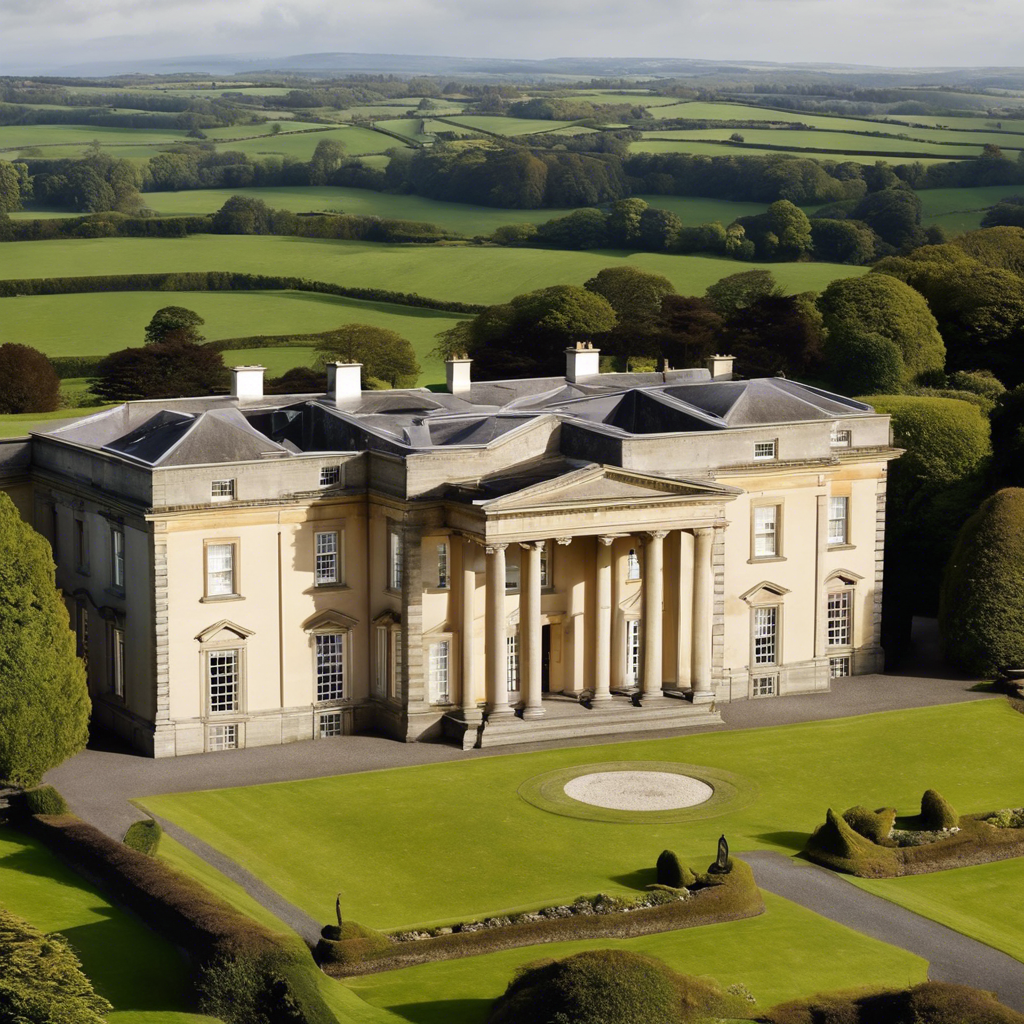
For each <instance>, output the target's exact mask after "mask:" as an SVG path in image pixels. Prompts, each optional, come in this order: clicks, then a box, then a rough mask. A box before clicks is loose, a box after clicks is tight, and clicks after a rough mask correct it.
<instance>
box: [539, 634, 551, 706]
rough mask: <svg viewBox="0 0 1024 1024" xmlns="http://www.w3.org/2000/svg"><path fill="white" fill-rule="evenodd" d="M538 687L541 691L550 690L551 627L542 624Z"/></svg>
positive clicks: (546, 691)
mask: <svg viewBox="0 0 1024 1024" xmlns="http://www.w3.org/2000/svg"><path fill="white" fill-rule="evenodd" d="M540 688H541V692H542V693H549V692H550V691H551V627H550V626H542V627H541V631H540Z"/></svg>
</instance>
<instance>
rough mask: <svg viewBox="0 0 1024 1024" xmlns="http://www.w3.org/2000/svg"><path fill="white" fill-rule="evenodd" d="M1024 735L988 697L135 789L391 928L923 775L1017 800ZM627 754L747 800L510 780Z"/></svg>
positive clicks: (686, 854) (878, 794)
mask: <svg viewBox="0 0 1024 1024" xmlns="http://www.w3.org/2000/svg"><path fill="white" fill-rule="evenodd" d="M1022 738H1024V719H1022V718H1021V716H1019V715H1017V714H1016V713H1015V712H1014V711H1013V710H1012V709H1010V708H1009V707H1008V706H1007V705H1006V703H1005V702H1004V701H1000V700H992V701H979V702H977V703H970V704H961V705H951V706H943V707H933V708H923V709H914V710H909V711H900V712H891V713H886V714H876V715H864V716H859V717H856V718H847V719H838V720H833V721H827V722H816V723H807V724H801V725H794V726H785V727H776V728H765V729H756V730H737V731H729V732H722V733H714V734H705V735H699V736H685V735H684V736H680V737H677V738H673V739H667V740H642V741H634V742H630V743H622V744H614V745H609V746H602V747H591V748H574V749H569V750H551V751H543V752H539V753H529V754H512V755H507V756H498V757H488V758H479V759H473V760H468V761H464V762H459V763H451V764H438V765H429V766H422V767H416V768H406V769H396V770H391V771H381V772H367V773H363V774H357V775H346V776H340V777H337V778H326V779H317V780H310V781H303V782H292V783H282V784H278V785H269V786H254V787H250V788H242V789H232V790H220V791H211V792H202V793H187V794H173V795H165V796H156V797H148V798H145V799H144V800H143V801H142V802H143V803H144V804H145V806H146V807H147V808H150V809H151V810H153V811H155V812H156V813H158V814H160V815H162V816H164V817H167V818H169V819H171V820H173V821H175V822H177V823H178V824H179V825H181V826H182V827H184V828H186V829H188V830H189V831H191V832H193V833H195V834H197V835H199V836H201V837H202V838H203V839H205V840H206V841H207V842H210V843H212V844H213V845H214V846H216V847H217V848H218V849H220V850H222V851H223V852H224V853H226V854H227V855H228V856H231V857H233V858H235V859H236V860H238V861H239V862H240V863H242V864H243V865H244V866H245V867H247V868H248V869H249V870H250V871H252V872H254V873H255V874H256V875H258V876H259V877H260V878H262V879H263V880H264V881H265V882H266V883H267V884H268V885H270V886H272V887H273V888H275V889H277V890H278V891H279V892H281V893H282V894H283V895H284V896H286V897H287V898H288V899H289V900H291V901H292V902H294V903H296V904H297V905H298V906H301V907H302V908H303V909H305V910H306V911H307V912H308V913H310V914H312V915H313V916H314V917H317V918H319V919H323V920H326V919H327V918H328V917H329V916H330V914H331V911H332V910H333V905H334V894H335V893H336V892H337V891H338V890H341V891H342V892H343V894H344V896H343V900H344V902H345V905H346V907H347V909H348V913H349V914H350V916H351V917H352V918H353V919H355V920H359V921H362V922H364V923H366V924H369V925H372V926H374V927H379V928H396V927H401V926H405V925H411V924H414V923H419V924H426V923H428V922H434V923H440V922H446V921H453V920H459V919H466V918H471V917H476V916H480V915H487V914H490V913H496V912H498V911H501V910H510V909H513V908H525V907H530V906H540V905H544V904H545V903H546V902H548V901H558V900H564V899H571V898H572V897H574V896H576V895H578V894H580V893H594V892H599V891H601V890H608V889H612V890H624V889H629V888H630V887H636V886H637V885H638V884H642V883H644V882H646V881H649V880H650V874H651V871H650V869H651V868H652V866H653V864H654V861H655V859H656V857H657V855H658V854H659V853H660V852H661V850H663V849H665V848H666V847H669V848H675V849H676V850H677V851H678V852H679V854H680V855H681V856H682V857H683V858H684V859H687V860H692V861H693V862H694V863H696V864H697V865H698V866H700V865H701V862H704V863H709V862H710V860H711V858H712V855H713V852H714V849H715V842H716V840H717V839H718V836H719V834H720V833H721V832H723V831H724V832H725V833H726V835H727V836H728V838H729V840H730V843H731V845H732V847H733V849H734V850H737V851H741V850H749V849H776V850H782V851H785V852H794V851H796V850H799V849H800V848H801V847H802V845H803V842H804V840H805V838H806V836H807V835H808V834H809V833H810V832H811V831H812V830H813V829H814V828H815V827H816V826H817V825H818V824H819V823H820V822H821V821H822V819H823V817H824V814H825V809H826V808H827V807H829V806H832V807H836V808H839V809H840V810H841V809H845V808H846V807H849V806H851V805H853V804H865V805H868V806H881V805H883V804H884V805H895V806H896V807H897V808H898V809H899V810H900V811H901V812H904V813H911V812H913V811H915V810H916V808H917V807H918V806H919V802H920V798H921V793H922V792H923V791H924V790H925V789H927V788H929V787H935V788H936V789H938V790H939V791H940V792H941V793H943V795H945V796H946V797H947V798H948V799H950V800H951V801H952V803H953V804H954V806H956V807H957V808H958V809H960V810H961V811H963V812H967V811H973V810H984V809H985V808H988V807H999V806H1019V805H1020V802H1021V799H1020V798H1021V793H1022V792H1024V763H1021V762H1020V761H1019V759H1017V758H1015V757H1012V756H1009V754H1010V753H1011V752H1013V751H1016V750H1017V749H1018V748H1019V745H1020V742H1021V739H1022ZM340 742H343V741H340ZM979 751H986V752H987V754H989V755H992V754H994V753H995V752H1006V753H1007V755H1008V756H1003V757H1000V756H985V757H980V756H979V755H978V752H979ZM624 760H660V761H680V762H684V763H689V764H705V765H708V766H712V767H718V768H722V769H725V770H728V771H730V772H732V773H734V774H735V775H738V776H740V777H741V778H742V779H744V780H746V785H747V786H748V787H753V788H755V789H756V790H758V791H759V792H758V795H757V799H756V800H753V801H752V802H750V803H749V804H748V805H746V806H740V807H739V808H738V809H735V810H732V811H730V810H729V809H728V808H723V810H722V814H721V815H720V816H718V817H713V818H707V819H704V820H698V821H691V822H688V823H686V824H685V825H671V824H666V825H655V824H651V825H645V824H612V823H608V822H590V821H585V820H580V819H575V818H567V817H562V816H559V815H555V814H551V813H548V812H546V811H542V810H539V809H537V808H535V807H533V806H531V805H529V804H527V803H526V802H525V801H523V800H522V799H520V798H519V796H518V795H517V792H516V791H517V789H518V787H519V786H520V785H521V784H522V783H523V782H524V781H526V780H527V779H530V778H533V777H534V776H536V775H539V774H541V773H543V772H547V771H553V770H555V769H557V768H561V767H566V766H571V765H580V764H592V763H598V762H607V761H624ZM427 807H429V808H431V812H430V813H425V812H424V808H427ZM382 836H386V837H387V842H386V843H382V842H381V837H382ZM297 859H301V862H302V864H303V870H302V871H301V872H296V871H295V870H294V866H295V864H296V863H297ZM425 878H433V879H438V880H446V879H450V880H451V884H425V882H424V880H425Z"/></svg>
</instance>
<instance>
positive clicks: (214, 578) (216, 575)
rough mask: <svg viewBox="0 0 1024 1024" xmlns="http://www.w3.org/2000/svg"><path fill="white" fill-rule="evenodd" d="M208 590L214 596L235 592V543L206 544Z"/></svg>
mask: <svg viewBox="0 0 1024 1024" xmlns="http://www.w3.org/2000/svg"><path fill="white" fill-rule="evenodd" d="M206 592H207V594H210V595H214V596H216V595H219V594H233V593H234V592H235V546H234V544H208V545H207V546H206Z"/></svg>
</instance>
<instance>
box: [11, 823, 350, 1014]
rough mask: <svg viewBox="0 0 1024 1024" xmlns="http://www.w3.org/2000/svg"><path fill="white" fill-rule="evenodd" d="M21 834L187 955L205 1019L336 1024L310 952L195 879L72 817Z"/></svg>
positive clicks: (28, 828)
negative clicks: (195, 975)
mask: <svg viewBox="0 0 1024 1024" xmlns="http://www.w3.org/2000/svg"><path fill="white" fill-rule="evenodd" d="M22 828H24V829H25V830H26V831H27V832H29V833H30V834H31V835H33V836H35V837H36V838H38V839H40V840H41V841H42V842H43V843H44V844H45V845H46V846H48V847H49V848H50V849H51V850H53V851H54V852H55V853H56V854H57V855H58V856H60V857H61V859H62V860H64V861H65V862H66V863H68V864H69V865H70V866H71V867H72V868H73V869H74V870H75V871H77V872H78V873H79V874H81V875H83V876H84V877H85V878H87V879H88V880H89V881H90V882H92V883H93V884H94V885H96V886H97V887H98V888H99V889H101V890H102V891H103V892H104V893H105V894H106V895H107V896H109V897H110V898H112V899H113V900H115V901H116V902H117V903H120V904H121V905H122V906H124V907H127V908H128V909H130V910H132V911H133V912H134V913H136V914H138V915H139V917H141V918H142V919H143V920H144V921H145V922H146V923H147V924H148V925H149V926H150V927H152V928H154V929H155V930H157V931H158V932H160V933H161V934H163V935H164V936H165V937H166V938H168V939H169V940H170V941H171V942H173V943H174V944H175V945H176V946H179V947H181V948H182V949H186V950H188V951H189V953H190V955H192V956H193V957H194V959H195V960H197V961H198V963H199V965H200V972H199V973H200V985H199V990H200V1003H201V1007H202V1009H203V1010H204V1012H208V1013H210V1014H211V1015H213V1016H218V1017H220V1018H221V1019H222V1020H223V1021H224V1022H225V1024H252V1022H254V1021H267V1022H270V1024H285V1022H289V1021H303V1022H305V1024H336V1021H335V1018H334V1015H333V1014H332V1013H331V1012H330V1010H329V1009H328V1007H327V1005H326V1004H325V1003H324V1001H323V998H322V997H321V995H320V993H319V990H318V989H317V984H316V978H315V975H314V974H313V970H314V969H315V968H314V965H313V963H312V962H311V961H310V960H309V958H308V955H307V954H306V953H305V951H302V952H299V951H298V949H297V948H296V947H295V946H294V944H292V943H291V942H289V940H288V939H287V937H286V936H284V935H278V934H275V933H274V932H272V931H270V930H269V929H268V928H265V927H264V926H263V925H261V924H259V923H258V922H256V921H254V920H252V918H249V917H247V916H246V915H244V914H242V913H240V912H239V911H237V910H235V909H234V907H232V906H230V905H229V904H228V903H226V902H224V901H223V900H222V899H221V898H220V897H219V896H216V895H215V894H214V893H212V892H210V891H209V890H208V889H206V888H205V887H204V886H203V885H201V884H200V883H199V882H197V881H196V880H195V879H193V878H190V877H189V876H188V875H184V874H182V873H181V872H179V871H176V870H175V869H174V868H171V867H169V866H168V865H167V864H165V863H164V862H163V861H161V860H158V859H157V858H155V857H147V856H146V855H145V854H142V853H139V852H138V851H137V850H133V849H131V848H130V847H129V846H126V845H125V844H124V843H119V842H116V841H115V840H113V839H111V838H110V837H109V836H106V835H104V834H103V833H102V832H100V831H99V829H97V828H94V827H93V826H92V825H89V824H88V823H86V822H84V821H82V820H81V819H79V818H76V817H74V816H72V815H64V816H52V817H51V816H37V817H33V818H30V819H29V820H28V821H27V822H24V823H23V824H22ZM239 978H244V979H246V984H245V986H244V988H241V989H240V988H238V987H237V982H238V980H239ZM296 1013H298V1014H299V1016H296Z"/></svg>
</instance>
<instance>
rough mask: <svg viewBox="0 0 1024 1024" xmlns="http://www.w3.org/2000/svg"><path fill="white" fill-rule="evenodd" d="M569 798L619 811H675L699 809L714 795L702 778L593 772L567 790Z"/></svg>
mask: <svg viewBox="0 0 1024 1024" xmlns="http://www.w3.org/2000/svg"><path fill="white" fill-rule="evenodd" d="M563 791H564V792H565V795H566V796H567V797H570V798H571V799H573V800H579V801H580V803H584V804H590V805H591V806H592V807H608V808H611V809H612V810H615V811H671V810H675V809H676V808H678V807H696V806H697V804H702V803H704V802H705V801H706V800H710V799H711V797H712V796H713V795H714V792H715V791H714V790H713V789H712V788H711V787H710V786H709V785H708V784H707V783H706V782H701V781H700V779H694V778H691V777H690V776H689V775H676V774H674V773H671V772H645V771H634V772H630V771H625V772H593V773H591V774H589V775H578V776H577V777H576V778H575V779H571V780H570V781H569V782H567V783H566V784H565V786H564V787H563Z"/></svg>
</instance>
